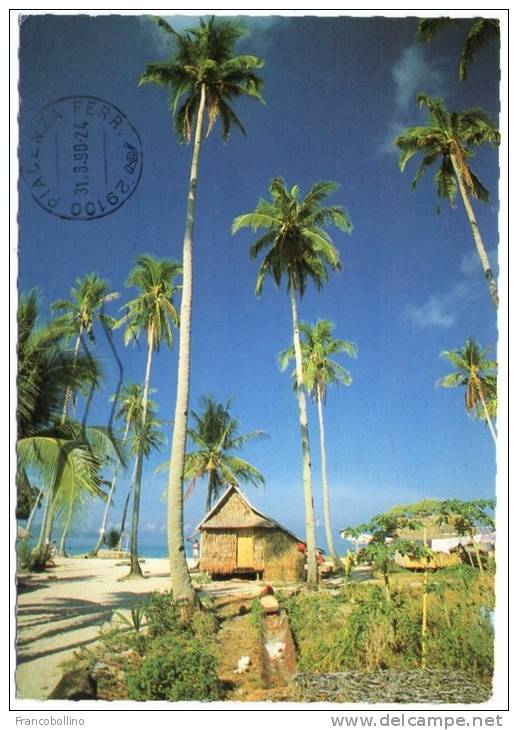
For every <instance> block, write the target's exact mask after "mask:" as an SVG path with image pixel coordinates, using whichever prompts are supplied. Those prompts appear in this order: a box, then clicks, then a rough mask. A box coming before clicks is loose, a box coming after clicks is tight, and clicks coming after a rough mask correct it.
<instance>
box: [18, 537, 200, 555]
mask: <svg viewBox="0 0 518 730" xmlns="http://www.w3.org/2000/svg"><path fill="white" fill-rule="evenodd" d="M97 538H98V534H95V535H81V536H71V537H70V538H69V539H68V540H67V542H66V551H67V555H69V556H70V557H73V556H74V555H85V554H86V553H89V552H90V551H91V550H93V548H94V547H95V544H96V542H97ZM30 542H31V541H30ZM103 547H105V546H103ZM138 548H139V550H138V552H139V555H140V557H141V558H167V557H168V551H167V543H166V542H165V540H164V542H157V541H153V542H151V541H147V540H141V541H139V545H138ZM122 549H123V550H126V539H124V540H123V542H122ZM185 550H186V554H187V557H188V558H192V549H191V544H190V543H189V542H186V545H185Z"/></svg>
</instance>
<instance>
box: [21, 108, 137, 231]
mask: <svg viewBox="0 0 518 730" xmlns="http://www.w3.org/2000/svg"><path fill="white" fill-rule="evenodd" d="M21 168H22V174H23V177H24V179H25V181H26V183H27V184H28V186H29V189H30V192H31V195H32V197H33V198H34V200H35V201H36V203H38V205H39V206H41V207H42V208H43V209H44V210H46V211H48V212H49V213H52V214H53V215H56V216H58V217H59V218H66V219H68V220H92V219H93V218H102V217H103V216H106V215H110V213H113V212H114V211H116V210H118V209H119V208H120V207H121V205H124V203H125V202H126V200H128V198H129V197H131V195H133V193H134V192H135V190H136V188H137V186H138V184H139V181H140V177H141V175H142V142H141V140H140V136H139V134H138V132H137V130H136V129H135V127H134V126H133V125H132V124H131V122H130V121H129V120H128V118H127V117H126V116H125V114H123V112H121V110H120V109H118V108H117V107H116V106H114V105H113V104H111V103H110V102H108V101H104V100H103V99H98V98H97V97H95V96H69V97H66V98H63V99H57V100H56V101H53V102H52V103H51V104H49V105H48V106H46V107H45V108H44V109H42V110H41V112H40V113H39V114H38V116H37V117H36V118H35V120H34V121H33V123H32V125H31V128H30V130H29V132H28V134H27V135H22V150H21Z"/></svg>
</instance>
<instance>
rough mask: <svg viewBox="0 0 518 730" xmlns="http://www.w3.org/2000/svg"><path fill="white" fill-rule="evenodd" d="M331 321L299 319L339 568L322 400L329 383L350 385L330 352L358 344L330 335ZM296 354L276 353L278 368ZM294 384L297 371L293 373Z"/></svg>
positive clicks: (352, 353) (351, 351)
mask: <svg viewBox="0 0 518 730" xmlns="http://www.w3.org/2000/svg"><path fill="white" fill-rule="evenodd" d="M333 329H334V324H333V323H332V322H330V321H329V320H326V319H324V320H322V319H319V320H318V322H317V323H316V324H315V325H310V324H306V322H301V323H300V332H301V334H302V338H301V350H302V370H303V378H304V385H305V387H306V390H307V392H308V394H309V396H310V398H312V399H314V400H316V403H317V408H318V424H319V428H320V458H321V462H322V495H323V505H324V525H325V530H326V540H327V549H328V550H329V553H330V555H331V558H332V560H333V563H334V564H335V567H336V568H338V569H340V570H341V569H342V568H343V565H342V562H341V561H340V558H339V557H338V554H337V552H336V548H335V544H334V539H333V529H332V526H331V509H330V504H329V484H328V481H327V458H326V446H325V431H324V408H323V406H324V403H325V401H326V396H327V388H328V386H329V385H350V384H351V382H352V378H351V375H350V373H348V372H347V370H346V369H345V368H344V367H342V365H340V364H339V363H337V362H335V361H334V360H332V359H331V356H333V355H341V354H344V353H345V354H346V355H349V357H356V355H357V348H356V345H354V344H353V343H352V342H348V341H347V340H335V339H334V338H333ZM294 357H295V350H294V349H293V347H289V348H288V349H287V350H284V351H283V352H281V354H280V355H279V365H280V367H281V370H285V369H286V368H287V367H288V364H289V362H290V360H292V359H293V358H294ZM294 380H295V385H296V373H294Z"/></svg>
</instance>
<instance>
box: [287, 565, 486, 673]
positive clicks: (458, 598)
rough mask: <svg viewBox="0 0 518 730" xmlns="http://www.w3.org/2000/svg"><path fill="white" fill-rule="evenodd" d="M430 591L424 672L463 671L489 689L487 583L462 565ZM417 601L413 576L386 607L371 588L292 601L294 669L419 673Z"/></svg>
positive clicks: (437, 580) (381, 596)
mask: <svg viewBox="0 0 518 730" xmlns="http://www.w3.org/2000/svg"><path fill="white" fill-rule="evenodd" d="M466 572H467V573H469V576H468V577H466V575H465V573H466ZM461 573H462V575H461ZM405 577H406V576H405ZM433 585H435V586H441V588H438V589H437V590H434V591H430V595H429V620H428V622H429V623H428V632H427V639H426V641H427V658H428V667H429V668H430V669H451V670H463V671H465V672H467V673H469V674H470V675H472V676H475V677H477V678H478V679H479V680H481V681H483V682H485V683H489V682H490V681H491V677H492V673H493V640H494V631H493V627H492V624H491V620H490V615H491V613H490V611H491V607H492V605H493V592H492V588H491V587H490V583H489V577H488V576H487V575H484V576H481V575H480V573H478V571H476V570H473V569H469V568H464V567H463V568H462V570H461V571H459V570H456V569H454V570H450V571H444V572H443V573H441V574H436V575H435V576H434V579H433ZM420 602H421V579H420V578H418V577H417V576H416V582H415V583H408V584H406V585H405V586H404V587H403V585H399V586H398V587H397V588H396V589H395V590H393V592H392V600H391V601H388V600H387V598H386V595H385V593H384V591H383V590H382V589H381V588H380V587H379V586H375V585H349V586H348V587H347V588H346V589H345V590H343V591H342V592H341V593H340V594H339V595H336V596H334V595H330V594H328V593H318V594H312V595H308V594H305V593H300V594H298V595H296V596H293V597H292V598H290V599H288V600H287V601H286V602H285V608H286V610H287V612H288V617H289V621H290V627H291V629H292V632H293V636H294V639H295V643H296V646H297V652H298V664H297V666H298V670H299V671H300V672H311V673H313V674H319V673H329V672H343V671H348V670H358V671H377V670H383V669H390V670H403V669H404V670H413V669H418V668H419V667H420V663H421V648H422V647H421V603H420Z"/></svg>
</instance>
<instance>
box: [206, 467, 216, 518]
mask: <svg viewBox="0 0 518 730" xmlns="http://www.w3.org/2000/svg"><path fill="white" fill-rule="evenodd" d="M213 496H214V469H210V471H209V478H208V480H207V498H206V499H205V514H207V513H208V512H210V510H211V508H212V497H213Z"/></svg>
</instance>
